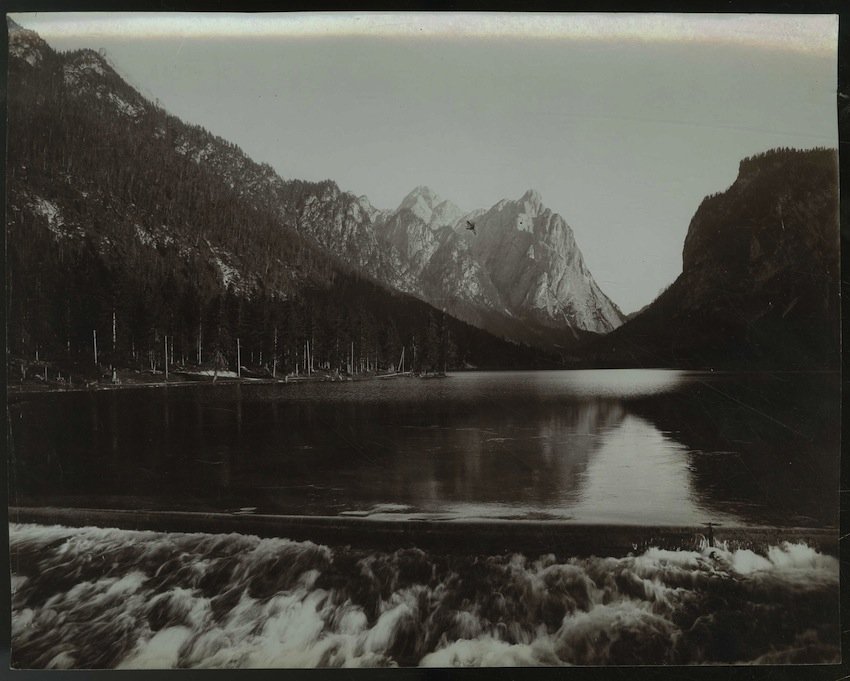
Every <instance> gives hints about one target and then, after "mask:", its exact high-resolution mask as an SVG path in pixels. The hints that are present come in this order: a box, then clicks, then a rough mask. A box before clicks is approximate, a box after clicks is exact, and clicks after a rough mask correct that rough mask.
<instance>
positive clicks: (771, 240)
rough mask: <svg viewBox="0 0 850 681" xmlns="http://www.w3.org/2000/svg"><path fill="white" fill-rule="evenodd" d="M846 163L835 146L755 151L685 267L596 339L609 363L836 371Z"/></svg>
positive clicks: (714, 208) (701, 230)
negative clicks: (841, 179) (841, 183)
mask: <svg viewBox="0 0 850 681" xmlns="http://www.w3.org/2000/svg"><path fill="white" fill-rule="evenodd" d="M839 255H840V248H839V228H838V163H837V154H836V152H835V151H834V150H832V149H813V150H808V151H798V150H793V149H775V150H772V151H768V152H765V153H763V154H759V155H757V156H754V157H752V158H747V159H745V160H743V161H742V162H741V164H740V168H739V171H738V177H737V179H736V180H735V182H734V183H733V184H732V186H731V187H729V189H727V190H726V191H724V192H721V193H719V194H714V195H712V196H709V197H707V198H705V199H704V200H703V202H702V204H701V205H700V206H699V208H698V209H697V211H696V214H695V215H694V217H693V219H692V220H691V223H690V226H689V228H688V234H687V237H686V239H685V244H684V249H683V253H682V263H683V267H682V274H681V275H680V276H679V277H678V279H676V281H675V282H674V283H673V284H672V285H671V286H670V287H669V288H668V289H667V290H666V291H664V292H663V293H662V294H661V295H660V296H659V297H658V298H657V299H656V300H655V301H654V302H653V303H652V304H651V305H649V306H648V307H647V308H646V309H645V310H643V311H641V312H640V314H638V315H636V316H635V317H634V318H632V319H630V320H629V321H628V322H627V323H626V324H625V325H623V326H622V327H620V328H619V329H616V330H615V331H614V332H612V333H611V334H609V335H608V336H605V337H604V338H602V339H600V340H598V341H597V342H595V343H593V344H591V345H590V346H589V347H588V348H587V349H586V352H585V361H586V363H589V364H593V365H602V366H682V367H708V368H771V369H787V370H794V369H813V368H815V369H836V368H837V367H838V366H839V362H840V337H839V316H840V299H839Z"/></svg>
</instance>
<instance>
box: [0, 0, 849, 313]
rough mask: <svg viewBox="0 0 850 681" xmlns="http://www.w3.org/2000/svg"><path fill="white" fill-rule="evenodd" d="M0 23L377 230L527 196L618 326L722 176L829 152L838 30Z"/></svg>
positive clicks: (675, 267)
mask: <svg viewBox="0 0 850 681" xmlns="http://www.w3.org/2000/svg"><path fill="white" fill-rule="evenodd" d="M12 18H13V19H14V20H15V21H17V22H18V23H20V24H21V25H23V26H24V27H25V28H30V29H32V30H35V31H37V32H38V33H39V34H40V35H41V36H42V37H43V38H44V39H45V40H46V41H47V42H48V43H49V44H50V45H51V46H52V47H54V48H55V49H59V50H68V49H76V48H80V47H90V48H94V49H103V50H105V53H106V57H107V59H108V60H109V61H110V63H111V64H113V66H114V67H115V68H116V70H117V71H118V72H119V73H120V74H121V75H122V76H123V77H124V78H125V79H126V80H127V81H128V82H130V83H131V84H132V85H134V86H135V87H136V88H137V89H138V90H139V91H140V92H141V93H142V94H144V95H145V96H147V97H149V98H151V99H157V100H159V103H160V105H162V106H163V107H164V108H165V109H167V110H168V111H170V112H171V113H173V114H175V115H177V116H179V117H181V118H182V119H183V120H185V121H187V122H190V123H196V124H200V125H202V126H204V127H205V128H207V129H208V130H210V131H211V132H213V133H215V134H217V135H220V136H222V137H224V138H225V139H228V140H230V141H232V142H235V143H236V144H238V145H239V146H240V147H241V148H242V149H243V150H244V151H245V152H246V153H247V154H248V155H249V156H251V157H252V158H253V159H255V160H256V161H259V162H267V163H269V164H270V165H271V166H272V167H274V168H275V170H276V171H277V172H278V173H279V174H280V175H281V176H282V177H284V178H287V179H288V178H299V179H305V180H322V179H327V178H330V179H332V180H335V181H336V182H337V183H338V184H339V186H340V187H341V188H342V189H343V190H346V191H350V192H353V193H354V194H357V195H361V194H365V195H366V196H367V197H368V198H369V200H370V201H371V202H372V203H373V204H374V205H375V206H377V207H379V208H395V207H397V206H398V205H399V203H401V201H402V199H403V198H404V196H405V195H406V194H407V193H408V192H410V191H411V190H412V189H413V188H414V187H416V186H419V185H427V186H428V187H430V188H431V189H432V190H433V191H435V192H436V193H437V194H438V195H440V197H442V198H446V199H450V200H452V201H453V202H454V203H456V204H457V205H458V206H460V207H461V208H462V209H464V210H474V209H477V208H489V207H490V206H491V205H493V204H494V203H496V202H497V201H499V200H501V199H503V198H510V199H517V198H519V197H520V196H522V194H523V193H524V192H525V191H526V190H527V189H532V188H533V189H536V190H537V191H538V192H539V193H540V194H541V196H542V198H543V202H544V204H545V205H546V206H548V207H549V208H551V209H552V210H553V211H554V212H556V213H559V214H560V215H562V216H563V217H564V219H565V220H566V221H567V223H568V224H569V225H570V226H571V227H572V229H573V231H574V233H575V237H576V241H577V243H578V246H579V248H580V249H581V251H582V254H583V255H584V259H585V262H586V263H587V265H588V267H589V269H590V271H591V272H592V273H593V276H594V278H595V279H596V281H597V282H598V283H599V285H600V286H601V288H602V289H603V290H604V291H605V292H606V293H607V294H608V296H609V297H610V298H611V299H612V300H614V302H616V303H617V304H618V305H619V306H620V308H621V309H622V310H623V311H624V312H626V313H628V312H632V311H634V310H637V309H639V308H640V307H642V306H643V305H645V304H647V303H649V302H651V300H652V299H654V297H655V296H656V295H657V294H658V292H659V291H660V290H661V289H663V288H664V287H665V286H667V285H668V284H670V283H671V282H672V281H673V280H674V279H675V278H676V277H677V276H678V274H679V273H680V272H681V268H682V245H683V243H684V238H685V235H686V233H687V229H688V224H689V222H690V219H691V217H692V216H693V214H694V211H695V210H696V208H697V207H698V206H699V203H700V201H701V200H702V198H703V197H704V196H706V195H707V194H712V193H715V192H718V191H722V190H724V189H726V188H727V187H728V186H729V185H730V184H732V182H733V181H734V180H735V176H736V174H737V169H738V163H739V161H740V160H741V159H742V158H744V157H746V156H749V155H752V154H755V153H759V152H761V151H765V150H767V149H770V148H773V147H779V146H788V147H797V148H810V147H815V146H830V147H836V146H837V120H836V113H835V112H836V104H835V102H836V99H835V96H836V87H837V30H838V22H837V18H835V17H834V16H831V15H820V16H816V15H815V16H806V15H794V16H782V15H698V14H690V15H685V14H679V15H675V14H671V15H665V14H650V15H637V14H617V15H599V14H581V15H576V14H425V13H422V14H407V15H388V14H359V15H353V14H321V15H317V14H275V15H262V14H261V15H257V14H254V15H248V14H245V15H238V14H215V15H212V14H206V15H199V14H195V15H187V14H152V13H145V14H131V13H86V14H82V13H77V14H70V13H37V14H17V15H12Z"/></svg>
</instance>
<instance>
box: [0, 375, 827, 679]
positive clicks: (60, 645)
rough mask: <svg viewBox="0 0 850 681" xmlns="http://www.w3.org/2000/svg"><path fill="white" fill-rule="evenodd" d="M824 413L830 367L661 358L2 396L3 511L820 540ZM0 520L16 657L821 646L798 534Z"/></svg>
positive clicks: (86, 659) (634, 660) (34, 661)
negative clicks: (439, 533) (669, 362)
mask: <svg viewBox="0 0 850 681" xmlns="http://www.w3.org/2000/svg"><path fill="white" fill-rule="evenodd" d="M839 404H840V403H839V381H838V377H837V376H829V375H791V374H777V375H740V374H701V373H690V372H678V371H583V372H506V373H468V374H457V375H453V376H451V377H450V378H448V379H446V380H430V381H423V380H418V379H412V378H409V379H408V378H405V379H393V380H385V381H371V382H353V383H333V384H331V383H322V384H309V385H307V384H301V385H281V386H265V385H250V384H243V385H232V384H231V385H217V386H207V385H204V386H190V387H175V388H173V389H172V388H169V389H167V390H153V389H147V390H146V389H140V390H127V391H109V392H107V391H104V392H95V393H66V394H55V393H54V394H40V395H35V394H28V395H21V396H13V397H12V399H11V400H10V407H9V413H10V421H11V438H12V445H13V455H14V459H13V462H12V467H11V471H10V472H11V484H12V488H13V493H12V504H13V505H17V506H48V505H50V506H64V507H83V508H110V509H153V510H166V511H177V510H184V511H185V510H191V511H214V512H226V511H229V510H233V509H251V510H253V511H255V512H256V513H262V514H269V513H271V514H312V515H323V516H335V515H338V516H349V517H350V516H356V517H362V518H363V519H364V522H367V523H368V522H369V520H374V519H380V520H387V519H407V520H410V519H428V520H432V521H441V520H444V521H446V522H452V521H456V520H461V519H463V520H468V519H475V518H485V519H489V520H491V521H495V522H502V523H505V527H506V528H509V527H510V523H511V521H516V520H518V519H523V520H528V519H532V520H541V521H546V520H559V521H570V522H581V523H612V524H626V525H650V524H652V525H665V524H667V525H688V524H693V525H696V524H700V523H703V522H707V521H712V522H719V523H721V524H722V526H724V527H729V526H732V525H736V526H749V527H752V526H764V525H770V526H778V527H783V528H790V527H801V526H802V527H812V528H833V527H837V510H838V502H837V472H838V462H839V433H840V431H839V423H840V418H839ZM249 512H250V511H249ZM10 531H11V554H12V571H13V657H12V660H13V663H14V664H15V665H16V666H21V667H112V666H125V667H171V666H181V667H182V666H189V667H231V666H315V665H391V664H400V665H415V664H423V665H428V664H436V665H467V664H469V665H481V664H484V665H507V664H523V665H525V664H547V665H548V664H657V663H664V664H666V663H671V664H677V663H705V662H761V663H773V662H816V661H834V660H836V659H837V658H838V655H839V647H838V646H839V626H838V561H837V560H836V559H835V558H834V557H832V556H829V555H824V554H821V553H818V552H817V551H815V550H814V549H812V548H810V547H809V546H807V545H805V544H801V543H783V542H780V543H779V544H778V545H775V546H771V547H770V548H768V549H764V550H761V549H760V550H759V552H754V551H751V550H748V549H746V548H738V549H734V550H733V549H730V548H728V547H726V546H724V545H723V544H722V542H721V543H720V544H719V545H718V547H717V548H714V549H712V548H709V547H707V546H704V547H702V549H701V550H685V549H683V550H678V551H664V550H661V549H658V548H650V549H648V550H640V551H637V552H636V553H635V555H628V556H596V557H585V556H581V557H579V556H575V557H571V556H569V555H562V554H557V555H555V553H556V552H554V550H553V547H551V546H540V547H539V551H535V552H526V554H525V555H520V554H510V553H508V554H504V555H502V554H500V555H489V554H487V553H486V552H482V551H481V550H477V549H476V547H475V542H474V537H471V538H470V544H469V547H468V549H466V550H464V551H459V550H457V548H456V547H455V548H453V549H452V550H451V551H449V550H448V549H446V550H444V551H441V550H438V549H434V548H433V546H432V548H430V549H429V550H428V551H423V550H421V549H417V548H410V547H397V546H386V547H383V548H381V549H379V550H374V549H373V548H369V549H367V548H366V547H363V546H357V545H352V546H324V545H320V544H314V543H310V542H296V541H290V540H287V539H283V538H281V539H260V538H257V537H253V536H249V535H247V534H228V535H224V534H221V535H215V534H180V533H155V532H134V531H129V530H116V529H101V528H91V527H89V528H79V529H70V528H63V527H58V526H53V527H47V526H42V525H32V524H14V525H12V526H11V528H10ZM836 532H837V529H836ZM718 536H719V537H720V538H721V539H722V529H721V530H719V531H718Z"/></svg>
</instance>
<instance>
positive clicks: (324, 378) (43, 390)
mask: <svg viewBox="0 0 850 681" xmlns="http://www.w3.org/2000/svg"><path fill="white" fill-rule="evenodd" d="M634 370H639V371H640V370H647V371H683V372H688V373H700V374H706V375H710V376H723V375H726V374H737V375H742V376H746V375H761V376H764V375H787V374H793V375H801V374H805V375H840V372H838V371H835V370H831V369H810V370H781V369H765V370H750V371H738V370H735V369H685V368H676V367H624V368H613V367H596V368H593V367H581V368H572V367H563V368H559V369H491V368H478V369H455V370H451V371H448V372H447V373H446V374H444V375H441V376H440V375H437V376H435V375H432V374H422V375H414V374H411V373H409V372H407V373H403V374H400V373H392V374H370V375H362V374H359V375H355V376H344V377H340V378H337V377H335V376H331V375H320V376H287V377H285V378H271V377H268V378H264V377H249V376H245V377H242V378H236V377H231V376H221V377H219V378H218V379H216V381H212V380H205V379H201V380H194V379H187V378H180V377H178V376H179V374H177V375H176V377H175V378H174V379H172V380H169V381H138V382H126V383H93V384H89V385H69V386H65V385H57V384H55V383H51V384H49V385H44V384H37V383H31V384H29V385H21V384H14V383H9V382H7V383H6V395H7V398H12V397H17V396H30V395H55V394H62V393H89V392H108V391H112V390H145V389H147V390H154V389H168V388H183V387H189V386H195V387H198V386H208V387H216V386H220V385H228V386H233V385H248V386H252V385H299V384H304V383H363V382H369V381H375V380H387V379H403V378H408V379H410V378H417V379H422V380H425V379H432V378H448V377H450V376H451V375H452V374H463V373H479V372H480V373H488V372H502V371H505V372H511V371H566V372H573V371H634Z"/></svg>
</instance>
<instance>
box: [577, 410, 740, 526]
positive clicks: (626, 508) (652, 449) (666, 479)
mask: <svg viewBox="0 0 850 681" xmlns="http://www.w3.org/2000/svg"><path fill="white" fill-rule="evenodd" d="M692 487H693V485H692V480H691V476H690V475H689V470H688V462H687V450H686V449H685V447H684V446H682V445H681V444H679V443H678V442H676V441H675V440H673V439H672V438H670V437H669V436H667V435H666V434H665V433H662V432H661V431H659V430H658V429H657V428H656V427H655V426H654V425H652V424H651V423H650V422H648V421H646V420H644V419H642V418H640V417H637V416H635V415H633V414H629V415H627V416H626V417H625V418H624V419H623V420H622V422H621V423H620V424H619V425H618V427H617V428H616V429H615V430H614V431H613V432H612V433H610V434H609V435H608V436H607V437H606V438H605V440H604V442H603V443H602V445H601V446H600V447H599V448H598V449H597V451H596V452H595V454H594V458H593V460H592V461H591V462H590V464H589V466H588V467H587V471H586V473H585V480H584V481H583V484H582V485H581V488H580V495H579V498H578V500H577V503H576V504H575V506H573V507H572V508H571V509H570V510H571V511H572V512H573V513H574V514H575V516H576V518H580V519H582V520H586V521H593V522H611V523H618V522H632V523H640V524H646V525H669V524H699V523H702V522H705V521H709V520H711V521H715V522H717V521H728V520H731V518H728V517H726V516H725V515H724V514H723V513H717V512H709V511H708V510H707V509H706V508H705V507H704V506H703V505H702V504H701V503H700V500H699V499H695V498H694V493H693V489H692ZM625 518H629V519H630V520H628V521H624V519H625Z"/></svg>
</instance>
